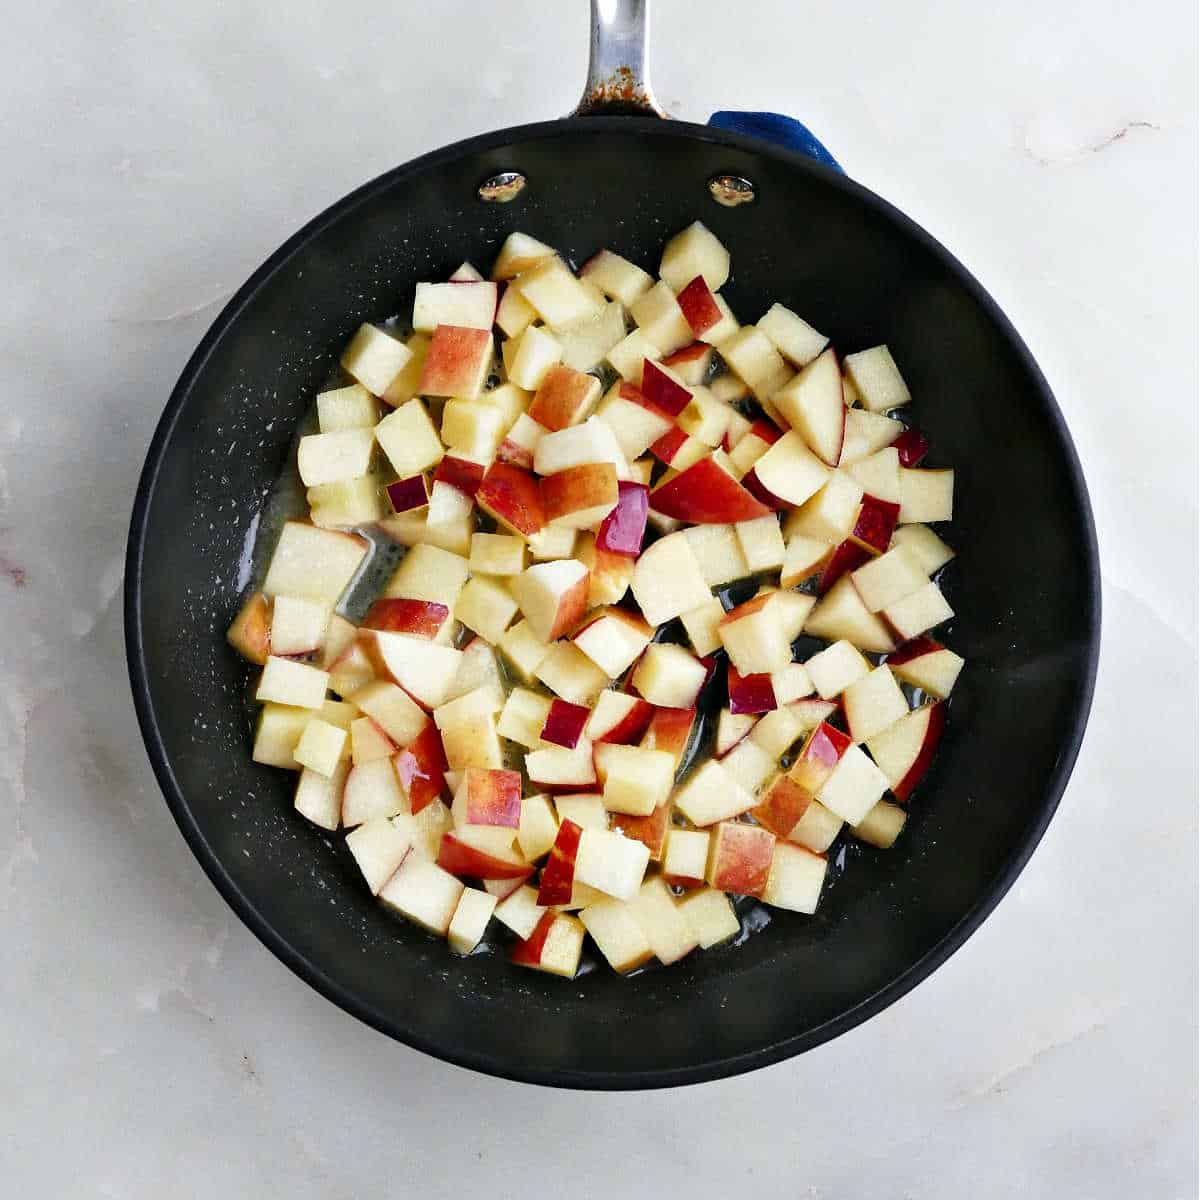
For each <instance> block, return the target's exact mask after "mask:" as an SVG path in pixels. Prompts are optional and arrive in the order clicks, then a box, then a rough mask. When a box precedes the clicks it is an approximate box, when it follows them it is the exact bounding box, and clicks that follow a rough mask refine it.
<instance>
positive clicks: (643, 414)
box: [596, 380, 673, 459]
mask: <svg viewBox="0 0 1200 1200" xmlns="http://www.w3.org/2000/svg"><path fill="white" fill-rule="evenodd" d="M596 415H597V416H598V417H599V418H600V420H602V421H603V422H604V423H605V424H606V425H607V426H608V427H609V428H610V429H611V430H612V431H613V435H614V436H615V438H616V440H617V444H618V446H619V447H620V448H621V453H622V454H623V455H624V456H625V458H626V459H634V458H637V457H638V455H640V454H644V453H645V452H646V451H647V450H648V449H649V448H650V447H651V446H652V445H653V444H654V443H655V442H656V441H658V439H659V438H661V437H662V436H663V435H664V434H665V433H667V432H669V430H670V429H671V427H672V424H673V422H672V420H671V417H670V416H669V415H668V414H667V413H666V412H664V411H663V410H662V409H660V408H658V407H657V405H654V404H651V403H650V401H649V400H647V399H646V398H645V396H643V395H642V393H641V392H640V391H639V390H638V389H637V388H635V387H634V386H633V384H631V383H626V382H625V381H624V380H618V381H617V382H616V383H614V384H613V386H612V387H611V388H610V389H609V391H608V393H607V395H606V396H605V398H604V401H603V403H602V404H601V405H600V408H599V410H598V411H597V414H596Z"/></svg>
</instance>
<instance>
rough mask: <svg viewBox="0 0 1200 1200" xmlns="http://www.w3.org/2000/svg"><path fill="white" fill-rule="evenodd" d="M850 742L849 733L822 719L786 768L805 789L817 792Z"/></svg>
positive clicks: (790, 775)
mask: <svg viewBox="0 0 1200 1200" xmlns="http://www.w3.org/2000/svg"><path fill="white" fill-rule="evenodd" d="M852 745H853V742H852V741H851V739H850V735H849V734H846V733H843V732H842V731H841V730H840V729H835V728H834V727H833V726H832V725H828V724H826V723H825V722H822V723H821V724H820V725H818V726H817V727H816V728H815V729H814V730H813V731H812V733H810V734H809V735H808V738H807V740H806V741H805V743H804V746H803V747H802V748H801V750H800V753H799V754H798V755H797V757H796V761H795V762H794V763H793V764H792V766H791V768H790V769H789V771H788V776H789V778H790V779H792V780H793V782H795V783H797V784H798V785H799V786H800V787H802V788H803V789H804V790H805V791H806V792H811V793H813V794H815V793H817V792H819V791H820V789H821V787H822V786H823V785H824V784H825V783H826V781H827V780H828V779H829V777H830V775H832V774H833V769H834V767H836V766H837V764H838V762H839V761H840V760H841V757H842V755H843V754H845V753H846V751H847V750H848V749H850V748H851V746H852Z"/></svg>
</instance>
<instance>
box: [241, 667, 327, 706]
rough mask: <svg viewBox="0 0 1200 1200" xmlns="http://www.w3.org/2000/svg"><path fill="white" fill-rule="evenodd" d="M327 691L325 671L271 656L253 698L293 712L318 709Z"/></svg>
mask: <svg viewBox="0 0 1200 1200" xmlns="http://www.w3.org/2000/svg"><path fill="white" fill-rule="evenodd" d="M328 687H329V673H328V672H327V671H322V670H319V669H318V668H317V667H310V666H308V665H307V664H306V663H299V662H293V661H292V660H291V659H287V658H279V657H277V656H276V655H271V656H270V657H268V658H267V661H266V665H265V666H264V667H263V672H262V676H261V678H260V680H259V684H258V689H257V691H256V692H255V693H254V698H255V699H256V700H258V701H260V702H261V701H272V702H273V703H275V704H287V705H290V706H291V707H293V708H320V707H321V705H322V704H323V703H324V702H325V693H326V691H327V689H328Z"/></svg>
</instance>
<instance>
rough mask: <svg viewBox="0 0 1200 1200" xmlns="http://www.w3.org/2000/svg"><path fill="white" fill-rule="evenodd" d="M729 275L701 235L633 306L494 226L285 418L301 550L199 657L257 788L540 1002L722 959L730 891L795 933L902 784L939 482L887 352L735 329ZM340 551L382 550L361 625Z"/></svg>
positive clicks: (932, 589) (873, 840)
mask: <svg viewBox="0 0 1200 1200" xmlns="http://www.w3.org/2000/svg"><path fill="white" fill-rule="evenodd" d="M729 268H730V256H729V253H728V251H727V250H726V249H725V247H724V246H722V244H721V243H720V242H719V241H718V240H717V238H716V237H715V236H714V235H713V234H712V233H711V232H710V231H709V230H708V229H706V228H705V227H704V226H703V225H701V224H700V223H699V222H697V223H695V224H693V225H691V226H689V227H688V228H687V229H685V230H683V232H681V233H679V234H678V235H676V236H675V237H673V238H672V239H671V240H670V241H669V242H668V243H667V245H666V248H665V250H664V252H663V256H662V261H661V263H660V264H659V270H658V278H657V279H655V278H654V277H653V276H651V275H650V274H649V273H648V272H646V271H644V270H642V269H641V268H640V267H638V266H635V265H634V264H633V263H631V262H629V261H627V260H626V259H624V258H622V257H621V256H620V255H619V254H616V253H614V252H613V251H611V250H601V251H600V252H599V253H597V254H596V255H595V256H594V257H592V258H591V259H589V260H588V261H587V262H586V263H585V264H584V265H583V267H582V268H581V269H580V270H579V271H578V272H576V271H574V270H572V269H571V267H570V265H569V264H568V263H567V262H566V261H565V260H564V259H563V258H562V257H561V256H560V255H559V254H557V253H556V252H555V251H554V249H553V248H551V247H550V246H547V245H544V244H543V243H541V242H539V241H537V240H535V239H534V238H532V237H529V236H527V235H525V234H521V233H514V234H512V235H510V236H509V237H508V239H507V240H506V241H505V242H504V244H503V246H502V247H501V249H500V252H499V257H498V258H497V259H496V262H495V264H494V266H493V269H492V272H491V279H484V278H483V277H482V276H481V275H480V273H479V272H478V271H476V270H475V269H474V268H473V267H471V266H470V265H469V264H466V263H464V264H463V266H462V267H460V268H459V269H458V270H457V271H455V272H454V274H453V275H452V276H451V277H450V279H449V280H448V281H446V282H422V283H418V284H417V285H416V291H415V297H414V302H413V307H412V312H411V321H410V320H408V315H409V314H407V313H405V314H403V315H402V318H401V321H402V323H403V324H404V325H405V326H407V327H411V330H412V332H411V334H410V335H409V336H407V337H405V338H403V339H402V338H400V337H398V336H397V335H396V334H395V333H394V332H391V331H390V330H389V329H385V328H383V327H379V326H374V325H364V326H363V327H362V328H361V329H359V331H358V332H357V333H356V334H355V335H354V337H353V339H352V340H351V342H350V344H349V345H348V346H347V348H346V350H345V352H344V353H343V355H342V357H341V368H342V371H343V379H342V381H341V384H340V385H339V386H337V387H335V388H333V389H331V390H328V391H324V392H322V393H321V394H320V395H318V396H317V418H318V422H319V432H317V433H313V434H310V435H308V436H306V437H303V438H301V440H300V443H299V450H298V462H297V467H298V471H299V475H300V479H301V481H302V483H303V484H304V486H305V487H306V488H307V499H308V505H309V517H308V520H294V521H290V522H288V523H287V524H286V525H285V526H284V528H283V531H282V534H281V535H280V537H279V540H278V543H277V544H276V546H275V547H274V553H273V555H272V556H271V558H270V562H269V566H268V568H267V571H266V575H265V577H264V578H263V579H262V581H261V586H260V589H259V590H257V591H255V592H254V593H253V594H252V595H250V596H249V598H248V599H247V600H246V601H245V603H244V606H243V608H242V610H241V612H240V613H239V614H238V616H237V618H236V619H235V620H234V622H233V625H232V627H231V628H230V630H229V640H230V642H231V643H232V645H233V646H234V647H235V648H236V649H237V650H238V651H240V653H241V654H242V655H243V656H244V657H245V658H247V659H248V660H249V661H251V662H252V663H255V664H257V665H258V666H260V667H261V668H262V672H261V676H260V677H259V680H258V685H257V692H256V696H257V699H258V700H259V701H260V702H261V704H262V710H261V715H260V717H259V721H258V728H257V733H256V736H255V740H254V750H253V757H254V760H255V761H256V762H258V763H263V764H266V765H268V766H272V767H278V768H282V769H284V770H290V771H293V772H297V773H298V774H297V783H296V793H295V805H296V808H297V810H298V811H299V812H300V813H301V814H303V815H304V816H305V817H306V818H307V819H308V820H310V821H312V822H313V823H314V824H316V825H318V826H320V827H321V828H323V829H326V830H330V831H335V830H338V829H345V830H346V831H347V835H346V846H347V847H348V849H349V852H350V854H351V855H353V857H354V860H355V861H356V862H357V864H358V867H359V868H360V869H361V871H362V874H363V878H364V879H365V881H366V884H367V886H368V887H369V888H370V889H371V892H372V894H373V895H375V896H377V897H378V899H379V900H380V901H381V902H382V903H383V904H384V905H386V906H388V907H389V908H390V909H392V910H394V911H395V912H396V913H398V914H400V915H402V916H403V917H405V918H407V919H408V920H410V921H413V922H415V923H416V924H418V925H420V926H422V927H423V928H425V929H427V930H429V931H431V932H433V933H435V934H438V935H441V936H444V937H446V938H447V939H448V940H449V943H450V946H451V948H452V949H453V950H454V951H456V952H457V953H460V954H468V953H471V952H472V951H474V950H475V949H476V948H477V947H479V946H480V945H481V944H483V943H484V942H485V941H488V942H491V941H494V940H497V939H496V937H495V935H496V933H497V932H498V931H499V929H500V928H501V927H502V928H503V929H505V930H507V931H508V934H509V935H511V940H512V946H511V957H512V960H513V961H514V962H516V963H519V964H521V965H524V966H529V967H534V968H537V969H539V970H542V971H548V972H552V973H555V974H559V975H564V976H567V977H571V976H573V975H574V974H575V972H576V969H577V967H578V965H579V961H580V955H581V952H582V950H583V947H584V944H585V941H586V939H587V938H590V939H591V942H592V943H593V944H594V946H595V948H596V949H597V950H598V951H599V953H600V954H601V955H602V956H603V957H604V958H605V959H606V960H607V961H608V962H609V963H610V964H611V966H612V967H613V968H614V969H615V970H617V971H621V972H625V971H629V970H631V969H633V968H635V967H638V966H640V965H641V964H643V963H646V962H648V961H649V960H651V959H657V960H659V961H660V962H663V963H669V962H673V961H675V960H676V959H679V958H681V957H683V956H684V955H686V954H688V953H690V952H691V951H693V950H694V949H696V948H697V947H703V948H707V947H710V946H714V945H717V944H719V943H722V942H726V941H729V940H730V939H731V938H733V937H734V935H736V934H737V933H738V931H739V927H740V922H739V917H738V914H737V911H736V910H735V907H734V903H733V900H732V898H735V897H736V898H739V899H740V898H743V897H751V898H753V899H755V900H758V901H762V902H763V903H765V904H768V905H773V906H776V907H779V908H783V909H790V910H793V911H795V912H800V913H812V912H813V911H814V910H815V909H816V906H817V902H818V899H819V897H820V895H821V890H822V886H823V883H824V880H825V875H826V863H827V858H826V856H827V854H828V852H829V850H830V847H831V846H832V845H833V843H834V842H835V840H836V839H838V838H839V837H841V836H846V835H848V836H850V837H853V838H856V839H858V840H859V841H860V842H864V843H869V844H870V845H872V846H876V847H881V848H886V847H889V846H891V845H892V844H893V842H894V841H895V840H896V838H897V836H898V835H899V833H900V831H901V829H902V828H903V826H904V823H905V815H906V813H905V808H904V807H903V805H904V804H905V803H906V802H907V801H908V800H909V798H910V797H911V795H912V793H913V790H914V788H915V787H916V785H917V783H918V781H919V780H920V779H921V777H922V775H923V774H924V772H925V771H926V769H927V768H928V766H929V764H930V761H931V760H932V757H933V754H934V751H935V748H936V746H937V744H938V740H939V738H940V736H941V733H942V729H943V726H944V723H945V707H946V706H945V701H946V699H947V698H948V697H949V695H950V693H951V690H952V688H953V687H954V683H955V680H956V678H957V676H958V674H959V671H960V670H961V668H962V666H963V659H962V658H960V657H959V656H958V655H957V654H955V653H954V651H952V650H950V649H948V648H947V647H946V646H944V645H942V644H941V643H940V642H939V641H936V640H934V637H933V636H932V631H933V630H934V629H935V628H936V627H937V626H939V625H940V624H942V623H943V622H945V621H946V620H948V619H949V618H950V617H951V616H952V615H953V614H952V611H951V609H950V606H949V605H948V603H947V602H946V599H945V597H944V596H943V595H942V592H941V590H940V588H939V587H938V584H937V582H936V581H935V576H936V575H937V573H938V572H939V571H940V569H941V568H942V567H943V566H944V565H945V564H946V563H947V562H948V561H949V560H950V559H951V558H952V557H953V553H954V552H953V551H952V550H951V549H950V548H949V547H948V546H947V545H946V544H945V542H943V541H942V539H941V537H940V536H939V535H938V534H937V533H935V532H934V530H933V529H932V528H931V527H930V526H931V525H935V524H941V523H944V522H947V521H949V520H950V518H951V515H952V497H953V487H954V473H953V472H952V471H950V470H947V469H937V468H931V467H927V466H924V465H922V464H923V460H924V458H925V455H926V452H927V450H928V445H927V441H926V438H925V437H924V435H923V434H922V433H921V432H920V431H919V430H918V429H917V428H915V427H914V426H911V425H909V424H906V422H905V421H904V420H902V419H900V418H898V417H897V416H895V415H893V414H894V413H895V411H896V410H902V409H905V408H906V406H907V405H908V404H909V402H910V395H909V390H908V387H907V386H906V384H905V382H904V379H903V377H902V375H901V373H900V370H899V368H898V367H897V364H896V362H895V361H894V360H893V357H892V355H891V353H890V352H889V350H888V348H887V347H886V346H874V347H871V348H868V349H864V350H860V351H858V352H856V353H852V354H848V355H846V356H845V357H844V358H841V359H839V357H838V355H837V354H836V353H835V351H834V350H833V348H832V347H831V346H830V345H829V339H828V338H827V337H826V336H825V335H823V334H821V333H819V332H818V331H817V330H816V329H814V328H813V327H812V326H811V325H809V324H808V323H807V321H805V320H804V319H803V318H802V317H800V316H799V315H798V314H796V313H795V312H792V311H791V310H790V309H788V308H785V307H784V306H783V305H781V304H774V305H772V306H771V307H770V308H769V309H768V310H767V312H766V314H765V315H764V316H763V317H762V319H761V320H759V321H758V323H757V324H754V325H742V324H741V323H740V321H739V320H738V318H737V317H736V316H735V315H734V313H733V312H732V311H731V309H730V307H729V305H728V304H727V303H726V301H725V299H724V298H723V297H722V295H721V290H720V289H721V287H722V285H724V283H725V282H726V280H727V278H728V276H729ZM367 528H373V529H376V530H379V531H382V532H383V533H384V534H386V535H387V536H389V537H390V538H391V539H393V540H394V541H395V542H397V543H400V544H401V545H402V546H404V547H406V550H405V553H404V555H403V557H402V559H401V560H400V563H399V566H398V567H397V569H396V570H395V572H394V574H392V576H391V578H390V579H388V580H387V582H386V585H385V586H384V587H383V589H382V592H381V593H379V594H378V595H376V596H373V597H370V598H369V599H370V603H369V604H367V605H364V604H363V603H362V597H361V595H359V592H360V591H361V589H360V588H358V586H357V582H356V581H357V580H358V579H359V578H360V577H361V575H362V568H363V567H364V564H365V561H366V559H367V557H368V553H369V549H370V542H369V541H368V539H367V538H365V537H364V536H363V535H362V532H361V531H362V530H364V529H367ZM737 581H749V582H748V586H746V584H745V583H743V584H742V586H741V588H740V591H739V593H738V594H739V595H741V596H744V597H747V598H746V599H744V600H743V601H742V602H741V603H737V604H732V603H731V602H729V601H725V602H723V600H722V598H721V597H722V596H727V595H728V591H727V590H726V585H728V584H731V583H734V582H737ZM756 587H757V591H755V588H756ZM352 594H353V595H354V597H355V606H354V607H353V609H352V611H354V612H360V611H365V615H364V616H363V617H362V619H361V620H360V621H358V622H357V623H353V622H351V621H350V620H348V619H347V618H346V616H344V615H343V610H344V609H345V607H346V604H347V600H348V598H349V597H350V596H351V595H352ZM802 637H803V638H804V639H805V640H806V641H808V640H809V639H813V638H815V639H819V640H820V642H822V643H824V648H822V649H820V650H819V651H818V652H816V653H810V654H809V655H808V657H807V658H806V659H805V660H804V661H799V660H798V655H797V653H796V649H795V647H796V645H797V641H798V639H800V638H802ZM811 644H812V643H811V641H809V645H810V646H811ZM709 704H711V705H712V706H713V707H714V708H718V707H719V708H720V712H719V716H718V718H717V719H716V720H715V721H713V722H709V723H708V724H707V727H708V728H709V729H710V730H711V740H710V741H709V742H707V743H706V744H705V745H703V746H699V747H697V746H693V745H692V744H691V743H692V742H693V740H694V734H695V731H696V729H697V728H698V727H699V723H698V722H697V719H696V718H697V712H698V709H699V708H700V706H701V705H709ZM889 794H890V797H891V798H890V799H889V798H888V796H889Z"/></svg>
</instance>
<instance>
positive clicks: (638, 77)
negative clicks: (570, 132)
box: [571, 0, 667, 117]
mask: <svg viewBox="0 0 1200 1200" xmlns="http://www.w3.org/2000/svg"><path fill="white" fill-rule="evenodd" d="M649 10H650V0H592V41H591V48H590V52H589V55H588V74H587V83H586V85H585V86H584V89H583V97H582V99H581V100H580V101H579V106H578V107H577V108H576V109H575V111H574V112H573V113H571V116H573V117H591V116H614V115H618V114H625V115H628V116H635V117H666V115H667V114H666V113H665V112H664V111H663V109H662V106H661V105H660V104H659V103H658V101H657V100H656V99H655V98H654V91H653V89H652V88H651V87H650V71H649V67H648V65H647V61H648V58H649V55H648V52H647V43H648V41H649V32H650V30H649V20H648V18H649V15H650V12H649Z"/></svg>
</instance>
